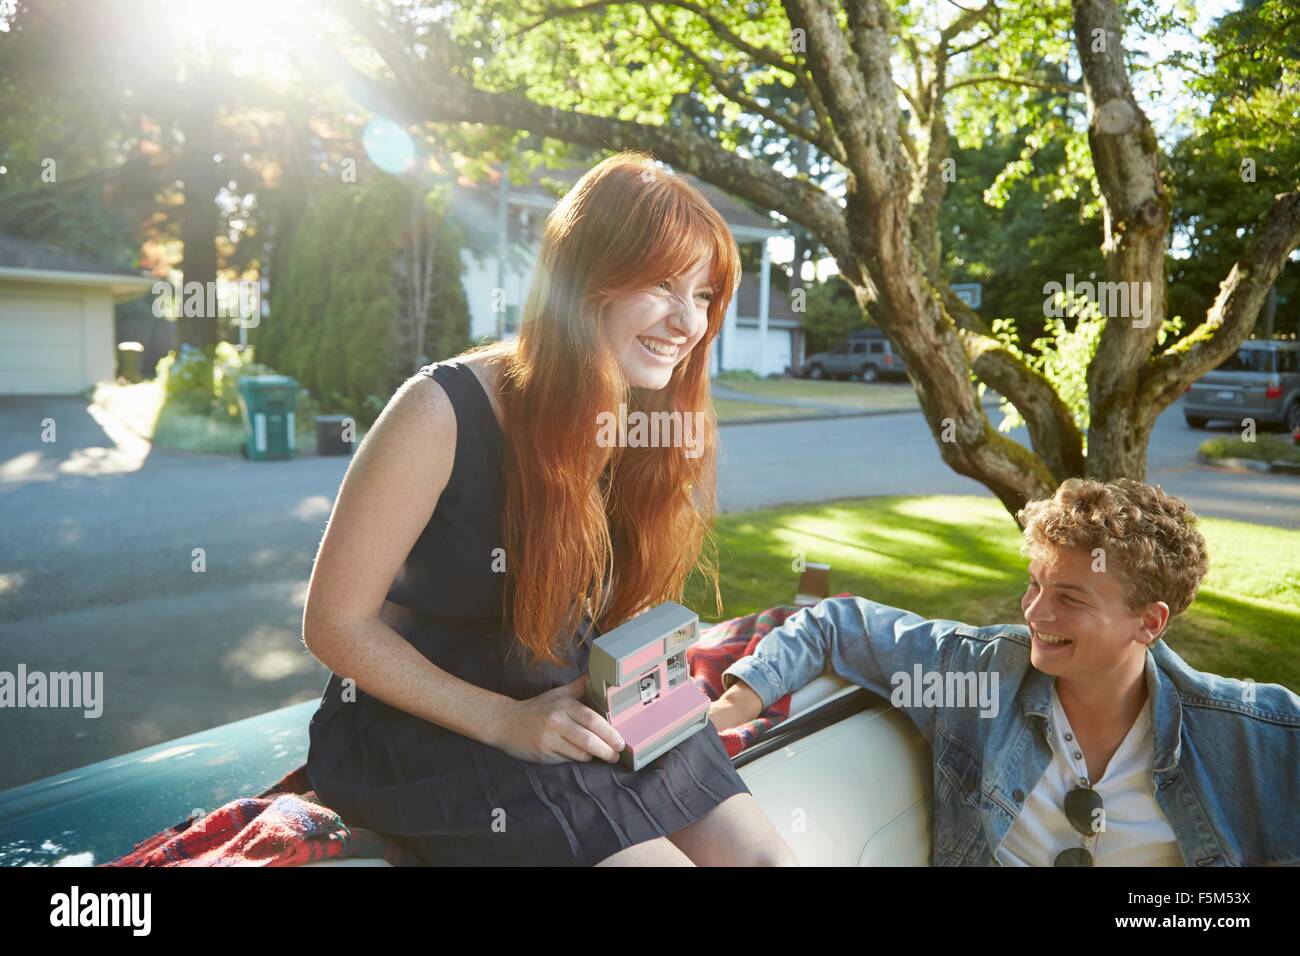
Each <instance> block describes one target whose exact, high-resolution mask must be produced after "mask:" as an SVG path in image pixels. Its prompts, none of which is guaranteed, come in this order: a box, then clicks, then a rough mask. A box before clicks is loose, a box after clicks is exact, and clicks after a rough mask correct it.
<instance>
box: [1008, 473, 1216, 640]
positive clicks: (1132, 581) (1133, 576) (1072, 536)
mask: <svg viewBox="0 0 1300 956" xmlns="http://www.w3.org/2000/svg"><path fill="white" fill-rule="evenodd" d="M1016 518H1017V520H1019V522H1020V523H1021V525H1023V526H1024V529H1025V531H1024V544H1023V550H1024V551H1025V553H1026V554H1037V553H1040V552H1041V551H1042V550H1043V549H1044V548H1051V547H1056V548H1079V549H1082V550H1085V551H1088V552H1090V553H1091V552H1095V550H1096V549H1097V548H1101V549H1102V551H1103V553H1104V554H1105V560H1106V562H1107V567H1111V566H1112V563H1115V564H1118V566H1119V570H1120V572H1121V574H1120V578H1121V581H1122V582H1123V586H1124V602H1125V604H1127V606H1128V608H1129V610H1131V611H1138V610H1140V609H1142V608H1144V607H1146V606H1147V605H1148V604H1151V603H1153V602H1155V601H1164V602H1165V603H1166V604H1168V605H1169V614H1170V617H1173V616H1174V615H1176V614H1181V613H1182V612H1183V611H1185V610H1187V608H1188V606H1189V605H1190V604H1191V603H1192V599H1193V598H1195V597H1196V590H1197V588H1199V587H1200V585H1201V580H1202V579H1203V578H1204V577H1205V572H1206V569H1207V568H1208V566H1209V553H1208V552H1207V551H1206V548H1205V539H1204V538H1203V537H1201V533H1200V532H1199V531H1197V530H1196V515H1195V514H1193V513H1192V510H1191V509H1190V508H1188V507H1187V503H1186V502H1185V501H1183V500H1182V499H1181V498H1175V497H1174V496H1173V495H1170V494H1166V493H1165V492H1164V491H1163V490H1162V489H1160V488H1157V487H1155V486H1153V485H1148V484H1144V483H1142V482H1140V481H1133V480H1132V479H1131V478H1117V479H1116V480H1115V481H1108V482H1101V481H1095V480H1093V479H1091V478H1069V479H1067V480H1065V481H1063V482H1062V483H1061V487H1059V488H1057V489H1056V493H1055V494H1054V495H1052V497H1050V498H1041V499H1039V500H1037V501H1031V502H1029V504H1027V505H1025V506H1024V507H1023V508H1021V509H1020V511H1019V513H1018V514H1017V515H1016Z"/></svg>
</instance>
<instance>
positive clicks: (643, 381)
mask: <svg viewBox="0 0 1300 956" xmlns="http://www.w3.org/2000/svg"><path fill="white" fill-rule="evenodd" d="M712 265H713V262H712V259H711V258H710V259H706V260H704V261H702V262H700V263H699V264H698V265H697V266H696V268H695V269H694V270H693V271H692V272H690V273H688V274H686V275H682V276H675V277H674V278H671V279H665V280H664V281H663V282H662V283H660V284H659V285H657V286H655V287H653V288H649V289H644V290H640V291H636V292H629V293H625V294H624V295H621V296H618V297H616V298H615V299H614V300H613V301H612V302H611V303H610V304H609V307H608V309H607V310H606V321H607V322H608V335H609V341H610V344H611V346H612V347H613V349H614V353H615V354H616V355H617V356H618V361H619V364H620V365H621V366H622V367H623V374H624V375H626V376H627V380H628V383H629V384H631V385H632V386H634V387H637V388H652V389H661V388H663V387H664V386H665V385H667V384H668V380H669V378H670V377H671V376H672V373H673V368H674V367H675V366H676V365H677V364H678V363H680V362H681V361H683V360H684V359H685V358H686V356H688V355H689V354H690V352H691V349H693V348H695V346H696V345H697V344H698V343H699V341H700V339H702V338H703V337H704V332H705V330H706V329H707V328H708V323H709V317H708V308H709V303H710V302H711V301H712V300H713V297H714V296H715V295H716V294H717V290H715V289H714V288H713V287H712V286H711V285H710V283H709V273H710V271H711V269H712Z"/></svg>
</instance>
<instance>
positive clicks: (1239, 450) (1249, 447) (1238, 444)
mask: <svg viewBox="0 0 1300 956" xmlns="http://www.w3.org/2000/svg"><path fill="white" fill-rule="evenodd" d="M1201 454H1202V455H1204V456H1205V457H1206V458H1214V459H1219V458H1253V459H1255V460H1256V461H1293V462H1296V463H1298V464H1300V445H1297V444H1296V443H1295V442H1294V441H1292V440H1291V436H1290V435H1276V434H1273V433H1271V432H1263V433H1260V434H1258V435H1256V436H1255V440H1254V441H1242V440H1241V439H1240V438H1238V437H1237V436H1236V435H1231V436H1221V437H1219V438H1210V439H1208V440H1206V441H1204V442H1202V443H1201Z"/></svg>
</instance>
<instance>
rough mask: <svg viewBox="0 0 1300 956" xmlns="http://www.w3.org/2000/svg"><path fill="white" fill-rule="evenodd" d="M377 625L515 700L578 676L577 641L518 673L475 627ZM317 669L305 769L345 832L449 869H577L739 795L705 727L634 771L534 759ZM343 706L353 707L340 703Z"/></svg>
mask: <svg viewBox="0 0 1300 956" xmlns="http://www.w3.org/2000/svg"><path fill="white" fill-rule="evenodd" d="M384 619H385V621H386V622H387V623H388V624H389V625H390V626H392V627H393V628H394V629H395V630H397V631H398V633H400V634H402V636H403V637H405V638H406V639H407V640H408V641H410V642H411V643H412V644H413V645H414V646H415V647H416V648H417V649H418V650H420V652H421V653H422V654H424V656H425V657H427V658H428V659H429V660H431V661H433V662H434V663H435V664H437V665H438V666H439V667H440V668H442V669H444V670H446V671H448V672H450V673H452V674H454V675H455V676H457V677H459V678H461V679H462V680H466V681H469V682H470V683H472V684H475V685H476V686H479V687H484V688H486V689H488V690H493V691H495V692H497V693H501V694H505V695H506V696H510V697H514V698H515V699H517V700H524V699H527V698H529V697H532V696H536V695H537V694H540V693H543V692H544V691H546V690H549V689H550V688H552V687H557V686H559V685H560V684H565V683H568V682H569V681H571V680H573V679H575V678H576V677H578V676H579V675H580V674H582V673H584V672H585V670H586V660H587V654H588V652H589V650H590V646H589V643H590V642H589V637H590V635H589V632H583V633H580V634H578V635H575V637H574V643H573V648H572V653H571V655H570V658H569V661H568V662H567V663H565V664H563V665H540V666H537V667H529V666H526V665H524V664H523V663H522V655H521V654H520V648H519V646H518V642H517V641H516V640H514V639H513V638H511V637H509V636H507V635H506V634H504V633H503V632H502V631H501V630H500V628H499V626H497V625H496V622H493V621H490V620H487V619H480V620H475V619H451V618H434V617H430V616H428V615H424V614H421V613H418V612H414V611H411V610H410V609H408V608H401V607H400V606H398V605H394V604H385V606H384ZM343 692H344V685H343V681H342V678H341V676H340V675H338V674H331V675H330V678H329V682H328V683H327V684H326V687H325V691H324V693H323V694H322V696H321V703H320V706H319V707H318V709H317V711H316V713H315V714H314V715H313V716H312V720H311V725H310V731H309V733H310V748H309V751H308V757H307V772H308V775H309V776H310V778H311V781H312V785H313V787H314V788H315V790H316V793H317V795H318V796H319V797H320V799H321V800H322V801H324V803H325V804H326V805H328V806H329V807H331V808H332V809H333V810H335V811H336V812H337V813H338V814H339V815H340V816H341V817H342V818H343V820H344V822H345V823H348V824H350V825H354V826H361V827H365V828H367V829H372V830H377V831H379V832H381V833H385V834H388V835H390V836H393V837H396V838H397V839H398V840H399V841H400V842H402V843H403V844H405V845H406V847H407V849H408V851H409V853H410V854H411V856H412V857H413V858H414V859H417V860H419V861H420V862H421V863H424V864H426V865H451V866H500V865H535V866H538V865H540V866H590V865H593V864H595V863H598V862H600V861H601V860H604V859H605V858H607V857H609V856H611V855H613V854H614V853H617V852H618V851H619V850H622V849H625V848H626V847H629V846H634V845H635V844H638V843H643V842H645V841H647V840H652V839H654V838H656V837H666V836H669V835H670V834H672V833H675V832H676V831H678V830H680V829H682V828H683V827H686V826H688V825H690V824H691V823H694V822H695V821H697V820H699V819H700V818H702V817H703V816H704V815H705V814H707V813H708V812H709V811H710V810H712V809H713V808H714V807H716V806H717V805H718V804H720V803H722V802H723V801H724V800H727V799H728V798H730V797H732V796H735V795H736V794H738V793H748V792H749V789H748V787H746V786H745V783H744V781H743V780H741V778H740V776H739V774H738V773H737V772H736V769H735V767H734V766H733V765H732V763H731V758H730V757H728V756H727V753H726V751H725V749H724V748H723V745H722V741H721V740H720V739H719V738H718V733H717V730H716V729H715V728H714V726H713V724H712V723H711V722H708V723H706V724H705V726H704V728H703V729H701V730H700V731H698V732H697V733H695V734H693V735H692V736H691V737H689V738H688V739H687V740H685V741H683V742H682V743H681V744H679V745H678V746H676V747H674V748H673V749H672V750H670V751H668V752H666V753H664V754H662V755H660V756H659V757H658V758H657V759H656V760H655V761H653V762H652V763H650V764H649V765H647V766H645V767H643V768H642V769H640V770H637V771H633V770H628V769H627V768H625V767H623V766H622V765H621V764H617V763H613V764H611V763H607V762H605V761H604V760H601V759H599V758H593V759H592V760H590V761H572V760H566V761H563V762H561V763H554V764H541V763H533V762H531V761H525V760H519V759H516V758H514V757H511V756H510V755H508V754H506V753H505V752H503V751H501V750H498V749H497V748H495V747H492V746H490V745H488V744H484V743H481V742H479V741H477V740H474V739H473V738H470V737H466V736H463V735H461V734H458V733H455V732H454V731H451V730H448V729H447V728H445V727H442V726H440V725H438V724H434V723H432V722H430V721H427V720H424V719H423V718H420V717H416V716H414V715H413V714H408V713H406V712H405V711H402V710H399V709H398V708H395V707H392V706H390V705H388V704H386V703H384V702H383V701H381V700H379V699H377V698H375V697H372V696H371V695H369V694H367V693H365V692H364V691H362V690H361V689H360V688H353V689H351V690H350V691H349V699H347V700H345V699H344V696H343ZM351 698H355V699H351Z"/></svg>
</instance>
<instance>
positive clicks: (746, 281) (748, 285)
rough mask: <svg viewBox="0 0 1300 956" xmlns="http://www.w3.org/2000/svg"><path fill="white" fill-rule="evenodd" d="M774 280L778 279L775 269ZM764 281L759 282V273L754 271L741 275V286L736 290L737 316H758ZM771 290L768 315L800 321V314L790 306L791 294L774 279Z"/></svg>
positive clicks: (769, 316)
mask: <svg viewBox="0 0 1300 956" xmlns="http://www.w3.org/2000/svg"><path fill="white" fill-rule="evenodd" d="M772 271H773V276H772V278H773V280H775V279H776V275H775V272H776V270H775V269H773V270H772ZM761 285H762V283H760V282H759V278H758V275H757V274H756V273H753V272H746V273H744V274H743V275H742V276H741V277H740V288H739V289H737V290H736V317H737V318H741V319H753V318H757V317H758V292H759V289H760V287H761ZM768 288H769V289H771V292H770V293H769V294H768V300H767V316H768V318H769V319H791V320H793V321H796V322H797V321H798V320H799V316H798V315H796V314H795V311H794V309H793V308H791V307H790V296H789V294H788V293H786V292H783V291H782V290H781V288H780V287H779V286H778V285H777V284H776V282H775V281H773V282H772V283H771V284H770V285H769V286H768Z"/></svg>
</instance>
